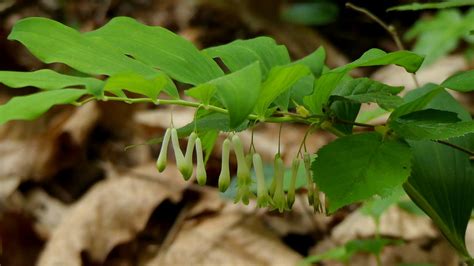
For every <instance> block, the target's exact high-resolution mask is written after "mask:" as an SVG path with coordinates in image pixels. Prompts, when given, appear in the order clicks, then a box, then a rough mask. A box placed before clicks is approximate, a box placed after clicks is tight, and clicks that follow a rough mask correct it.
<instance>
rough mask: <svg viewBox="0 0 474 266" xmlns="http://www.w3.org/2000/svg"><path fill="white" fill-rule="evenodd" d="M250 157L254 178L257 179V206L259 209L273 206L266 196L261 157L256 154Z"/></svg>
mask: <svg viewBox="0 0 474 266" xmlns="http://www.w3.org/2000/svg"><path fill="white" fill-rule="evenodd" d="M252 157H253V166H254V169H255V176H256V177H257V206H258V207H259V208H263V207H267V206H268V205H271V204H273V201H272V199H271V198H270V196H269V195H268V189H267V186H266V185H265V175H264V172H263V163H262V157H261V156H260V154H258V153H255V154H254V155H253V156H252Z"/></svg>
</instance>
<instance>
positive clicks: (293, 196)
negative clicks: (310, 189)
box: [286, 193, 295, 209]
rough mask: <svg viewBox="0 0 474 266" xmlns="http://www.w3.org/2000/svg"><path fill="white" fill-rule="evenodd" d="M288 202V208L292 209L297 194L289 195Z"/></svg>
mask: <svg viewBox="0 0 474 266" xmlns="http://www.w3.org/2000/svg"><path fill="white" fill-rule="evenodd" d="M286 200H287V205H288V208H289V209H291V208H292V207H293V204H295V194H290V193H288V196H287V199H286Z"/></svg>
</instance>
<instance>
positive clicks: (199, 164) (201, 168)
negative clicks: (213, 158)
mask: <svg viewBox="0 0 474 266" xmlns="http://www.w3.org/2000/svg"><path fill="white" fill-rule="evenodd" d="M196 179H197V182H198V184H199V185H205V184H206V180H207V173H206V167H205V165H204V159H203V154H202V145H201V139H200V138H196Z"/></svg>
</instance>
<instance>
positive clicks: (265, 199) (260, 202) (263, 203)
mask: <svg viewBox="0 0 474 266" xmlns="http://www.w3.org/2000/svg"><path fill="white" fill-rule="evenodd" d="M272 205H273V200H272V198H270V196H269V195H268V194H267V195H260V196H258V197H257V207H259V208H265V207H268V206H272Z"/></svg>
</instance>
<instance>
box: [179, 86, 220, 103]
mask: <svg viewBox="0 0 474 266" xmlns="http://www.w3.org/2000/svg"><path fill="white" fill-rule="evenodd" d="M216 89H217V88H216V86H215V85H213V84H209V83H204V84H200V85H198V86H196V87H193V88H191V89H189V90H186V91H185V93H186V95H188V96H191V97H193V98H195V99H198V100H200V101H201V102H202V103H203V104H206V105H207V104H209V102H210V101H211V99H212V97H213V96H214V94H215V93H216Z"/></svg>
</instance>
